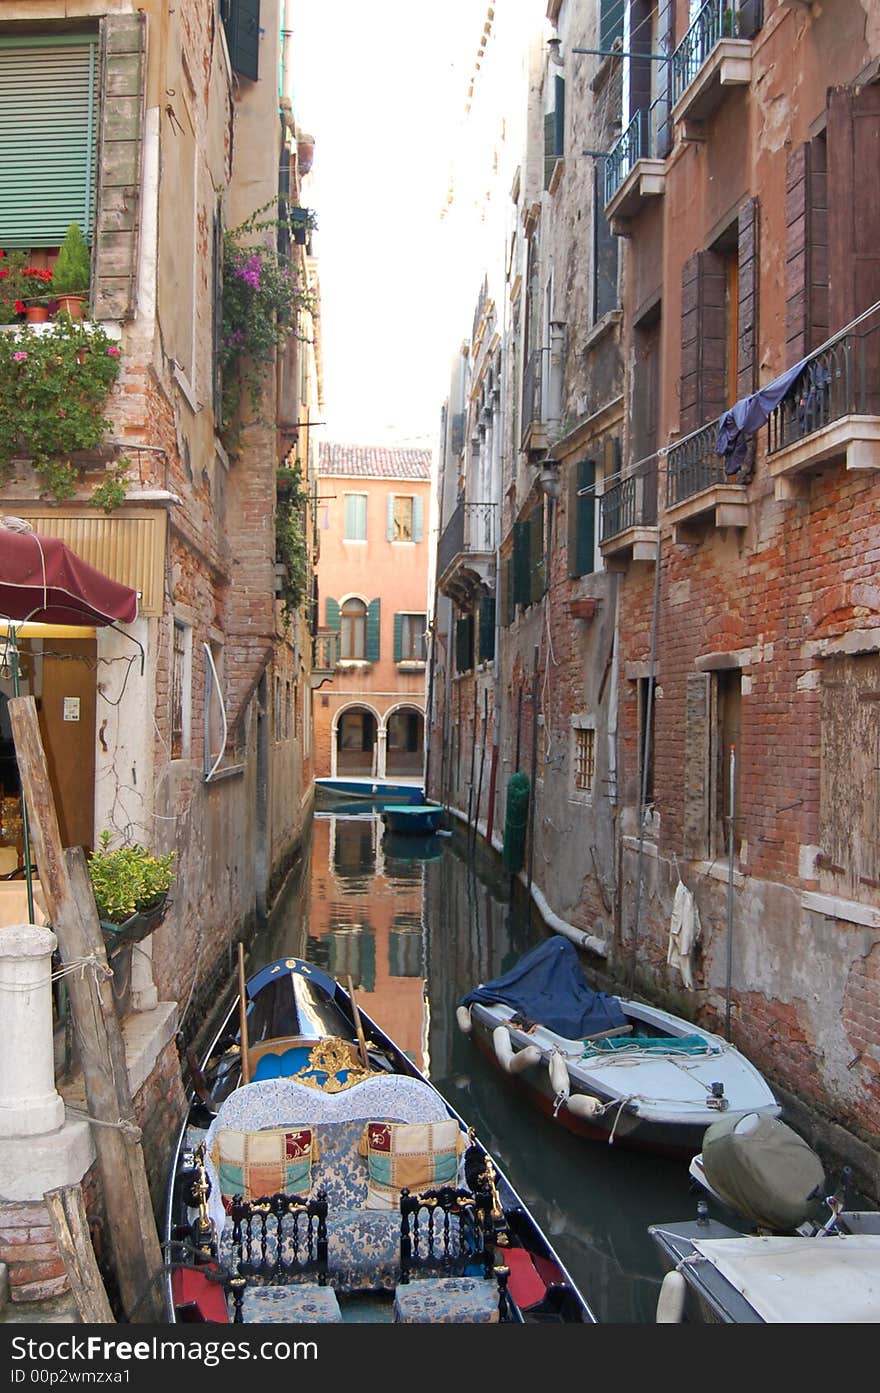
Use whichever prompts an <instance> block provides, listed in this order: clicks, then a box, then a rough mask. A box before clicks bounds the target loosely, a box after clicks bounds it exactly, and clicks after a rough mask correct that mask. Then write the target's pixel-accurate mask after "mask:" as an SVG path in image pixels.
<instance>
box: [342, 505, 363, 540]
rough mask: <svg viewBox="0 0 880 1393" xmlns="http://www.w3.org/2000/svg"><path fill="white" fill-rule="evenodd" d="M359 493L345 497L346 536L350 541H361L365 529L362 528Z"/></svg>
mask: <svg viewBox="0 0 880 1393" xmlns="http://www.w3.org/2000/svg"><path fill="white" fill-rule="evenodd" d="M362 497H363V495H362V494H359V493H347V494H346V495H345V524H344V525H345V536H346V538H347V539H348V540H349V541H361V540H362V539H363V536H364V533H365V529H364V528H363V527H361V500H362Z"/></svg>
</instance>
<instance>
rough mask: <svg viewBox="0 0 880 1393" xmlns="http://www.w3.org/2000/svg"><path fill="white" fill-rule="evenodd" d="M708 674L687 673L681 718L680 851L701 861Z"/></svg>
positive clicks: (705, 841)
mask: <svg viewBox="0 0 880 1393" xmlns="http://www.w3.org/2000/svg"><path fill="white" fill-rule="evenodd" d="M711 680H712V674H711V673H708V672H689V673H688V676H687V692H686V696H685V714H684V771H683V777H684V810H683V839H684V840H683V847H684V853H685V855H686V856H692V857H696V858H699V857H703V856H705V855H706V854H707V851H708V846H709V744H710V741H709V735H710V725H709V723H710V686H711Z"/></svg>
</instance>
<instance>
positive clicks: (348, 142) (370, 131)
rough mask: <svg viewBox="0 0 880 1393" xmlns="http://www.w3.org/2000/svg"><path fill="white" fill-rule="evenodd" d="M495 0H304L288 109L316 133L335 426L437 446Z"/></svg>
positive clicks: (461, 308)
mask: <svg viewBox="0 0 880 1393" xmlns="http://www.w3.org/2000/svg"><path fill="white" fill-rule="evenodd" d="M485 18H486V0H442V3H440V4H437V5H432V4H427V3H425V0H373V3H368V0H333V3H332V4H331V3H328V0H298V3H297V4H296V5H295V6H294V7H293V40H292V75H293V102H294V113H295V115H296V119H297V121H298V123H299V125H300V127H301V128H302V129H304V130H306V131H308V132H309V133H310V134H311V135H313V136H314V138H315V158H314V164H313V166H312V174H311V176H310V180H309V181H308V182H307V186H306V187H307V193H306V195H305V201H307V202H308V204H309V206H311V207H313V208H314V209H315V212H316V215H317V218H318V231H317V232H316V233H315V235H314V244H313V245H314V250H315V253H316V255H317V257H318V266H319V273H320V279H321V300H322V341H323V353H324V391H325V411H324V420H325V421H326V422H327V426H326V428H325V429H324V430H323V431H322V432H321V436H320V438H321V439H324V440H340V441H348V442H351V443H358V444H371V445H398V444H418V445H422V446H425V447H431V446H433V445H435V444H436V440H437V435H438V431H439V422H440V409H441V407H442V404H443V400H444V398H445V396H446V394H447V392H448V387H449V365H450V363H451V361H452V357H453V355H454V353H455V350H456V348H457V346H458V345H459V344H460V342H461V340H462V339H463V338H464V337H465V336H466V334H467V332H468V331H469V327H470V325H469V315H470V313H471V312H472V306H473V304H474V302H475V299H476V293H477V289H478V287H477V285H476V284H471V278H472V273H471V274H467V275H462V276H460V277H456V276H455V274H454V268H452V267H450V266H449V264H448V262H449V257H448V255H444V251H443V241H442V233H443V224H442V222H441V218H440V214H441V212H442V210H443V207H444V205H445V201H446V193H447V189H448V187H449V181H450V174H451V156H452V151H453V149H454V145H455V139H454V137H455V134H456V131H457V128H458V127H459V125H460V123H461V121H462V118H463V113H464V104H465V98H466V93H467V86H468V81H469V79H470V76H471V72H472V69H473V63H474V60H475V58H476V53H477V48H478V45H479V40H480V34H481V31H482V28H483V24H484V22H485Z"/></svg>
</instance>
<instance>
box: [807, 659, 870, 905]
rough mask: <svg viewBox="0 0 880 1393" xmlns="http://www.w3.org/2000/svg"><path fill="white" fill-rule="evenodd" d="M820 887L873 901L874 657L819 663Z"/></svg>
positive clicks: (849, 896)
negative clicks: (820, 666) (820, 682)
mask: <svg viewBox="0 0 880 1393" xmlns="http://www.w3.org/2000/svg"><path fill="white" fill-rule="evenodd" d="M819 713H820V731H821V736H820V745H819V753H820V758H819V767H820V779H819V844H820V846H821V848H822V854H823V856H822V861H821V862H820V865H819V870H820V888H821V889H822V890H825V891H828V892H830V893H831V894H837V895H846V896H847V897H848V898H851V899H855V900H861V899H868V900H872V899H874V898H875V896H876V886H877V883H878V881H880V840H878V836H877V827H878V820H880V656H878V655H877V654H876V653H864V654H859V655H858V656H857V657H843V656H837V657H834V658H831V659H829V660H828V661H827V662H826V663H823V665H822V684H821V687H820V705H819Z"/></svg>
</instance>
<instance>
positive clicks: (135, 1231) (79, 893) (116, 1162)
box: [9, 696, 165, 1323]
mask: <svg viewBox="0 0 880 1393" xmlns="http://www.w3.org/2000/svg"><path fill="white" fill-rule="evenodd" d="M9 716H10V719H11V722H12V734H13V738H14V740H15V751H16V757H17V760H18V768H19V773H20V775H21V786H22V791H23V793H24V797H25V799H26V802H27V808H28V813H29V814H30V830H31V837H32V842H33V847H34V852H35V858H36V862H37V865H38V867H39V874H40V884H41V886H42V889H43V895H44V898H45V901H46V910H47V913H48V916H49V920H50V922H51V924H52V928H53V929H54V931H55V935H56V937H57V939H58V952H59V956H60V958H61V962H62V963H63V964H64V965H65V966H69V965H71V964H74V963H76V964H78V963H81V962H82V961H83V959H87V960H94V962H95V964H96V970H87V971H84V972H81V973H80V972H74V973H71V974H70V975H69V976H68V978H67V988H68V992H69V995H70V1009H71V1012H72V1014H73V1019H74V1024H75V1028H76V1032H77V1036H78V1038H79V1040H80V1044H81V1058H82V1070H83V1078H84V1080H85V1086H86V1099H87V1103H88V1111H89V1116H90V1117H91V1118H92V1119H94V1120H95V1121H96V1122H97V1123H98V1124H99V1125H97V1126H94V1127H93V1128H92V1136H93V1140H94V1144H95V1151H96V1153H97V1156H98V1164H99V1166H100V1170H101V1180H102V1184H103V1195H104V1203H105V1207H106V1210H107V1219H108V1224H107V1229H108V1232H109V1235H110V1240H111V1245H112V1249H113V1257H114V1270H115V1274H116V1280H117V1282H118V1285H119V1293H120V1299H121V1302H122V1307H123V1311H124V1312H125V1315H126V1317H127V1319H128V1320H129V1321H130V1322H133V1323H141V1322H157V1321H162V1320H163V1319H164V1318H165V1312H164V1303H163V1300H162V1293H161V1290H160V1284H159V1281H158V1278H159V1275H160V1273H161V1272H162V1268H163V1264H162V1253H161V1249H160V1247H159V1239H158V1235H157V1232H156V1221H155V1217H154V1215H153V1209H152V1204H151V1201H150V1191H149V1187H148V1185H147V1172H146V1167H145V1165H144V1156H143V1151H142V1149H141V1138H140V1129H139V1128H138V1127H137V1126H136V1123H135V1116H134V1107H133V1105H132V1099H131V1092H130V1089H129V1082H128V1070H127V1067H126V1061H125V1045H124V1043H123V1039H122V1031H121V1030H120V1028H119V1021H118V1019H117V1016H116V1008H115V1005H114V1002H113V991H112V986H111V976H110V972H109V968H108V966H107V954H106V950H105V948H104V940H103V937H102V935H101V927H100V925H99V923H98V915H97V911H96V909H95V900H94V895H93V894H92V888H91V882H90V880H89V874H88V871H87V869H86V862H85V857H84V855H83V852H82V849H81V848H80V847H72V848H69V849H67V850H65V849H64V848H63V847H62V844H61V837H60V833H59V830H58V817H57V814H56V812H55V804H54V800H53V796H52V787H51V784H50V782H49V771H48V767H47V764H46V752H45V750H44V749H43V742H42V739H41V737H40V727H39V722H38V720H37V708H36V703H35V701H34V698H33V697H31V696H27V697H13V698H11V700H10V702H9Z"/></svg>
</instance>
